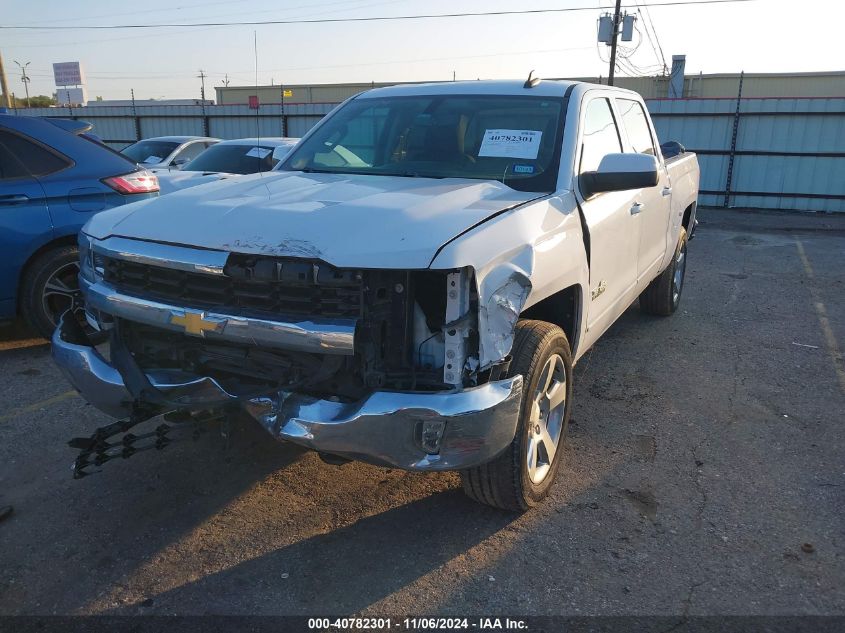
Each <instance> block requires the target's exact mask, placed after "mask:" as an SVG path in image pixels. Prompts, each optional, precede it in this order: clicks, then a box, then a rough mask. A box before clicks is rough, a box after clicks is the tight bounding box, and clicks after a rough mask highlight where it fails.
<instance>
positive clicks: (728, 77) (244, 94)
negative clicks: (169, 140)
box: [214, 71, 845, 105]
mask: <svg viewBox="0 0 845 633" xmlns="http://www.w3.org/2000/svg"><path fill="white" fill-rule="evenodd" d="M739 77H740V75H739V73H721V74H714V75H703V74H699V75H687V76H686V77H685V78H684V86H683V96H684V97H685V98H698V99H714V98H728V97H736V96H737V90H738V87H739ZM561 79H563V78H561ZM577 80H578V81H589V82H591V83H606V81H605V80H603V78H601V77H579V78H577ZM669 81H670V79H669V77H617V79H616V82H615V83H616V85H617V86H619V87H620V88H627V89H628V90H635V91H636V92H639V93H640V94H641V95H642V96H643V98H644V99H662V98H665V97H668V96H669ZM402 83H422V82H392V83H376V82H373V83H342V84H295V85H285V86H281V85H274V86H257V87H256V86H228V87H216V88H215V89H214V90H215V91H216V93H217V103H218V104H219V105H239V104H247V103H248V102H249V97H251V96H258V100H259V102H260V103H262V104H264V103H280V102H281V101H282V91H284V95H285V96H284V101H285V102H286V103H340V102H341V101H343V100H344V99H347V98H349V97H351V96H353V95H356V94H358V93H359V92H363V91H364V90H370V89H371V88H381V87H384V86H395V85H399V84H402ZM742 96H743V97H843V96H845V71H833V72H819V73H745V74H744V76H743V88H742Z"/></svg>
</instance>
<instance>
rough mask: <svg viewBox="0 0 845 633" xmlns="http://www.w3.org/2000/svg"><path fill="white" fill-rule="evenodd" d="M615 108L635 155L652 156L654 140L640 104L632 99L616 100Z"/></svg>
mask: <svg viewBox="0 0 845 633" xmlns="http://www.w3.org/2000/svg"><path fill="white" fill-rule="evenodd" d="M616 108H617V109H618V110H619V116H620V117H621V119H622V125H623V126H624V127H625V131H626V132H627V133H628V141H629V142H630V144H631V149H633V150H634V152H636V153H637V154H651V155H652V156H654V154H655V152H654V140H653V139H652V137H651V129H649V127H648V119H647V118H646V114H645V112H644V111H643V106H642V104H640V102H639V101H634V100H633V99H617V100H616Z"/></svg>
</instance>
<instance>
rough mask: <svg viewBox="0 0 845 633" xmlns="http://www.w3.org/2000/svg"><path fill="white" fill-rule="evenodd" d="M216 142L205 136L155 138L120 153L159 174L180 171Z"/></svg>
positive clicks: (133, 145)
mask: <svg viewBox="0 0 845 633" xmlns="http://www.w3.org/2000/svg"><path fill="white" fill-rule="evenodd" d="M218 141H220V139H219V138H210V137H206V136H157V137H154V138H146V139H144V140H142V141H138V142H137V143H132V145H129V146H127V147H124V148H123V149H122V150H120V153H121V154H123V155H124V156H127V157H129V158H130V159H132V160H133V161H135V162H136V163H138V164H139V165H141V166H142V167H146V168H147V169H150V170H151V171H153V173H155V174H159V173H161V172H167V171H172V170H179V169H182V167H184V166H185V165H186V164H187V163H189V162H191V161H192V160H194V159H195V158H196V157H197V156H199V155H200V154H202V153H203V152H204V151H205V150H207V149H208V148H209V147H211V146H212V145H214V144H215V143H217V142H218Z"/></svg>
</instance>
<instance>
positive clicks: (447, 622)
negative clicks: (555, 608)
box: [308, 618, 528, 631]
mask: <svg viewBox="0 0 845 633" xmlns="http://www.w3.org/2000/svg"><path fill="white" fill-rule="evenodd" d="M308 629H309V630H313V631H367V630H368V631H392V630H399V631H445V630H473V629H474V630H478V631H496V630H498V631H504V630H510V631H520V630H522V631H524V630H527V629H528V624H527V623H526V621H525V620H521V619H519V618H402V619H392V618H309V619H308Z"/></svg>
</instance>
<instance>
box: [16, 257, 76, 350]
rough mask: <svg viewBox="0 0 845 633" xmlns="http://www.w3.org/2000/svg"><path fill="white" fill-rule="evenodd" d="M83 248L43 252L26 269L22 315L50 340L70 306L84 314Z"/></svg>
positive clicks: (22, 289)
mask: <svg viewBox="0 0 845 633" xmlns="http://www.w3.org/2000/svg"><path fill="white" fill-rule="evenodd" d="M78 274H79V249H77V247H76V246H60V247H58V248H54V249H51V250H49V251H46V252H45V253H42V254H41V255H39V256H38V257H37V258H36V259H35V260H34V261H33V262H32V263H31V264H30V265H29V266H28V267H27V269H26V272H25V273H24V276H23V280H22V282H21V294H20V298H21V314H22V315H23V317H24V319H26V321H27V322H28V323H29V324H30V325H31V326H32V327H33V328H35V330H36V331H37V332H38V333H39V334H40V335H41V336H43V337H44V338H47V339H49V338H50V337H51V336H52V335H53V331H54V330H55V329H56V324H57V323H58V319H59V317H60V316H61V315H62V314H63V313H64V312H65V311H66V310H68V309H73V310H74V311H75V312H76V313H77V315H79V316H81V311H82V299H81V295H80V293H79V279H78V277H77V275H78Z"/></svg>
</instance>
